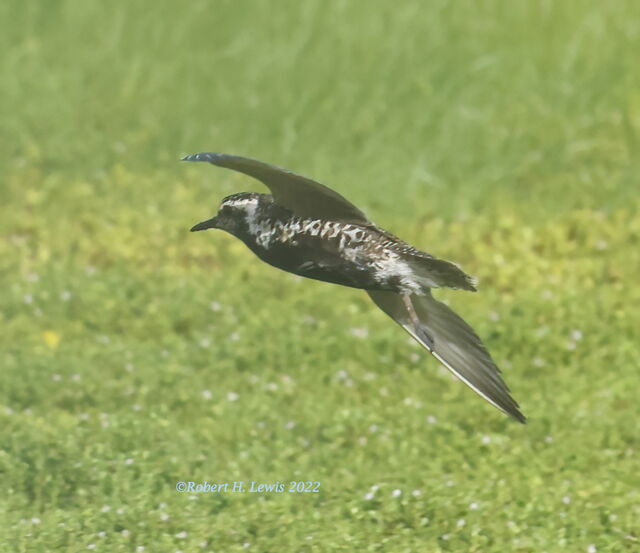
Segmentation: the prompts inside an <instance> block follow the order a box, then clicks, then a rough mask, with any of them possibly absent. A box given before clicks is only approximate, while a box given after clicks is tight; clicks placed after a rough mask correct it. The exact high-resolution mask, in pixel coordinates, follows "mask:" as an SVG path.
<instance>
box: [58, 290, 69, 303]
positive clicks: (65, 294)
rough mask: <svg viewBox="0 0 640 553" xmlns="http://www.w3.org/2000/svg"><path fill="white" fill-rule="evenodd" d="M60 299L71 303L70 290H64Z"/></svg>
mask: <svg viewBox="0 0 640 553" xmlns="http://www.w3.org/2000/svg"><path fill="white" fill-rule="evenodd" d="M60 299H61V300H62V301H69V300H70V299H71V292H69V290H64V291H63V292H61V293H60Z"/></svg>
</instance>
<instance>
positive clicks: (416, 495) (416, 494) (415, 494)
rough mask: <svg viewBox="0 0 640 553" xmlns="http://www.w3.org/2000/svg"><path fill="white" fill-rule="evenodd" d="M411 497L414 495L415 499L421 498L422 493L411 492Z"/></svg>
mask: <svg viewBox="0 0 640 553" xmlns="http://www.w3.org/2000/svg"><path fill="white" fill-rule="evenodd" d="M411 495H412V496H413V497H420V496H421V495H422V492H421V491H420V490H413V491H412V492H411Z"/></svg>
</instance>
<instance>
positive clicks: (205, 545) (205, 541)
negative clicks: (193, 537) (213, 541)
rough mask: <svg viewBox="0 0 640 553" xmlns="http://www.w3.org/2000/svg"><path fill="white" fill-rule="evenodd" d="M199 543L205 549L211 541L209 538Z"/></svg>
mask: <svg viewBox="0 0 640 553" xmlns="http://www.w3.org/2000/svg"><path fill="white" fill-rule="evenodd" d="M199 545H200V547H202V549H204V548H205V547H207V545H209V542H208V541H207V540H202V541H201V542H200V544H199Z"/></svg>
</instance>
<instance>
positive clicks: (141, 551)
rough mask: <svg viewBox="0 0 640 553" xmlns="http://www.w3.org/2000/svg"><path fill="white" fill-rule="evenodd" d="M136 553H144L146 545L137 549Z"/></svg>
mask: <svg viewBox="0 0 640 553" xmlns="http://www.w3.org/2000/svg"><path fill="white" fill-rule="evenodd" d="M136 553H144V545H139V546H138V547H136Z"/></svg>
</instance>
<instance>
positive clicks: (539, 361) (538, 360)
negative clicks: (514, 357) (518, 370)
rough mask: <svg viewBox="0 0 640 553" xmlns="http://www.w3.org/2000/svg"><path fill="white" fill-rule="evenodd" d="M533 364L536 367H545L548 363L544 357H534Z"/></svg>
mask: <svg viewBox="0 0 640 553" xmlns="http://www.w3.org/2000/svg"><path fill="white" fill-rule="evenodd" d="M531 364H532V365H533V366H534V367H544V366H545V364H546V363H545V361H544V359H542V357H534V358H533V359H532V361H531Z"/></svg>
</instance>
